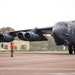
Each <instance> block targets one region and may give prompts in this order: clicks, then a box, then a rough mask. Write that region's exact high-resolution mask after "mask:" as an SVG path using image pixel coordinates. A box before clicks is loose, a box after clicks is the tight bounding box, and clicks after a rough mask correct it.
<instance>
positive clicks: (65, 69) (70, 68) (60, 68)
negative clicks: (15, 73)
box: [0, 67, 75, 71]
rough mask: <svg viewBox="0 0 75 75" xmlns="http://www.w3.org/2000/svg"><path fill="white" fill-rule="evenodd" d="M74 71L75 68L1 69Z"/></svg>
mask: <svg viewBox="0 0 75 75" xmlns="http://www.w3.org/2000/svg"><path fill="white" fill-rule="evenodd" d="M5 69H7V70H37V69H38V70H74V71H75V69H74V68H8V67H7V68H0V70H5Z"/></svg>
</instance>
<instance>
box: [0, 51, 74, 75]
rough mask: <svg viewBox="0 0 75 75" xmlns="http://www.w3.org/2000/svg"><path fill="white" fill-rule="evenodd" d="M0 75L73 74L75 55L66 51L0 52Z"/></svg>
mask: <svg viewBox="0 0 75 75" xmlns="http://www.w3.org/2000/svg"><path fill="white" fill-rule="evenodd" d="M0 75H75V55H74V54H73V55H69V54H68V53H62V52H59V53H14V57H12V58H11V57H10V53H0Z"/></svg>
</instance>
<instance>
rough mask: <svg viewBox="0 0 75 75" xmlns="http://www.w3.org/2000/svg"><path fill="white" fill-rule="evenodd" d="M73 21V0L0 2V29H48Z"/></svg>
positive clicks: (10, 0) (13, 0) (74, 12)
mask: <svg viewBox="0 0 75 75" xmlns="http://www.w3.org/2000/svg"><path fill="white" fill-rule="evenodd" d="M69 20H75V0H0V28H1V27H12V28H14V29H15V30H22V29H30V28H35V27H50V26H53V25H54V24H55V23H56V22H58V21H69Z"/></svg>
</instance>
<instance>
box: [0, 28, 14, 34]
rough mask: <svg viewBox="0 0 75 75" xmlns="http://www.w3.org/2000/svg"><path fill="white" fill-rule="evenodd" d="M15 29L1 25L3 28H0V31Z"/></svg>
mask: <svg viewBox="0 0 75 75" xmlns="http://www.w3.org/2000/svg"><path fill="white" fill-rule="evenodd" d="M14 30H15V29H13V28H11V27H3V28H0V32H2V33H5V32H8V31H14Z"/></svg>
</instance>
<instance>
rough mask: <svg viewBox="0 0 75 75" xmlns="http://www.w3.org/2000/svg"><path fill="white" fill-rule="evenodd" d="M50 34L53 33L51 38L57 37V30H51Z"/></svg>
mask: <svg viewBox="0 0 75 75" xmlns="http://www.w3.org/2000/svg"><path fill="white" fill-rule="evenodd" d="M52 33H53V36H55V37H56V36H58V34H59V32H58V30H57V29H53V30H52Z"/></svg>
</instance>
